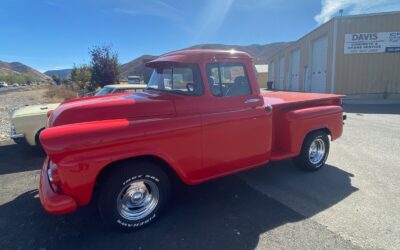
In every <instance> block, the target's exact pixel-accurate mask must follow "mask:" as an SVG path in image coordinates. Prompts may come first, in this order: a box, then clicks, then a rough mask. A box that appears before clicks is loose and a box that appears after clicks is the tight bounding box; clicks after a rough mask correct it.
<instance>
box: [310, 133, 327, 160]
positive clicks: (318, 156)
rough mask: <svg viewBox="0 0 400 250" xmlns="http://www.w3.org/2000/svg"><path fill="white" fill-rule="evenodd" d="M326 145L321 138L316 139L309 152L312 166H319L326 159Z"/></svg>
mask: <svg viewBox="0 0 400 250" xmlns="http://www.w3.org/2000/svg"><path fill="white" fill-rule="evenodd" d="M324 155H325V143H324V140H322V139H321V138H316V139H315V140H314V141H313V142H312V143H311V145H310V149H309V150H308V159H309V160H310V162H311V163H312V164H318V163H319V162H321V160H322V159H323V158H324Z"/></svg>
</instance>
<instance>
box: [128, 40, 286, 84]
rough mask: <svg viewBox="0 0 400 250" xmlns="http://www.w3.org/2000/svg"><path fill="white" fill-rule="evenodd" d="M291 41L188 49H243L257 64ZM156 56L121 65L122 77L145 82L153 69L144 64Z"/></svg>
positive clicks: (199, 46)
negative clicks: (140, 78)
mask: <svg viewBox="0 0 400 250" xmlns="http://www.w3.org/2000/svg"><path fill="white" fill-rule="evenodd" d="M290 44H291V43H290V42H280V43H271V44H264V45H260V44H253V45H247V46H241V45H226V44H199V45H194V46H191V47H188V48H186V49H223V50H230V49H235V50H241V51H244V52H247V53H249V54H250V55H251V56H252V57H253V58H254V63H255V64H266V63H267V62H268V60H269V58H270V57H271V56H272V55H274V54H275V53H277V52H278V51H279V50H281V49H283V48H285V47H286V46H289V45H290ZM154 58H156V56H150V55H144V56H141V57H138V58H136V59H135V60H133V61H130V62H128V63H125V64H123V65H121V78H122V79H126V78H127V77H128V76H130V75H138V76H142V77H143V78H144V80H145V82H147V81H148V79H149V77H150V73H151V70H150V69H148V68H146V67H145V66H144V64H145V63H146V62H148V61H150V60H152V59H154Z"/></svg>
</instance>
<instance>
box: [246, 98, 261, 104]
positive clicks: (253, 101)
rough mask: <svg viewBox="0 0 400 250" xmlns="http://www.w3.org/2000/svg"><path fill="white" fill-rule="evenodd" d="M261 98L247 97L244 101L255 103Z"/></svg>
mask: <svg viewBox="0 0 400 250" xmlns="http://www.w3.org/2000/svg"><path fill="white" fill-rule="evenodd" d="M259 101H260V98H251V99H247V100H246V101H244V103H255V102H259Z"/></svg>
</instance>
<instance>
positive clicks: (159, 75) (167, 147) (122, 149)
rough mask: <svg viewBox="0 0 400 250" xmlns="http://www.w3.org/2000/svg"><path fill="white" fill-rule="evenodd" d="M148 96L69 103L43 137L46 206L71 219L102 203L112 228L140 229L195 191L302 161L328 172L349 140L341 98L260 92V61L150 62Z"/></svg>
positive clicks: (208, 56)
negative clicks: (176, 194)
mask: <svg viewBox="0 0 400 250" xmlns="http://www.w3.org/2000/svg"><path fill="white" fill-rule="evenodd" d="M146 66H148V67H150V68H153V73H152V76H151V78H150V81H149V83H148V86H147V89H146V90H144V91H143V92H139V93H133V94H130V95H112V96H100V97H90V98H85V99H82V100H80V99H76V100H72V101H66V102H64V103H62V104H61V105H60V106H59V107H58V108H56V109H55V110H54V111H53V112H51V114H49V115H50V116H49V120H48V127H47V128H46V129H45V130H44V131H43V132H42V133H41V134H40V141H41V143H42V145H43V148H44V150H45V152H46V153H47V158H46V160H45V162H44V165H43V169H42V172H41V178H40V200H41V203H42V206H43V207H44V209H45V210H46V211H47V212H48V213H50V214H64V213H70V212H72V211H74V210H76V209H77V208H78V207H80V206H84V205H87V204H88V203H89V202H90V201H91V200H94V198H96V199H95V200H96V202H97V206H98V209H99V212H100V215H101V217H102V218H103V220H104V221H105V222H106V223H108V224H110V225H113V226H116V227H117V228H122V229H138V228H141V227H143V226H145V225H147V224H149V223H150V222H152V221H154V220H155V219H156V218H157V217H158V216H159V215H160V212H161V211H162V209H163V208H164V207H165V206H166V204H167V201H168V198H169V196H170V194H171V193H173V192H171V184H172V181H173V180H175V179H176V181H179V180H180V181H181V182H183V183H185V184H188V185H194V184H198V183H201V182H204V181H207V180H210V179H213V178H217V177H221V176H225V175H228V174H232V173H236V172H239V171H242V170H245V169H249V168H253V167H256V166H261V165H263V164H265V163H267V162H269V161H276V160H282V159H287V158H294V161H295V163H296V164H297V165H298V166H299V167H300V168H302V169H304V170H309V171H314V170H318V169H320V168H321V167H322V166H324V164H325V161H326V159H327V157H328V153H329V143H330V140H335V139H337V138H338V137H340V136H341V134H342V129H343V119H344V118H343V108H342V98H343V96H340V95H333V94H311V93H293V92H292V93H289V92H279V91H278V92H262V93H261V92H260V89H259V87H258V84H257V82H256V76H255V70H254V66H253V64H252V59H251V57H250V56H249V55H248V54H246V53H244V52H238V51H221V50H183V51H177V52H171V53H168V54H165V55H162V56H160V57H159V58H157V59H155V60H153V61H150V62H148V63H147V65H146Z"/></svg>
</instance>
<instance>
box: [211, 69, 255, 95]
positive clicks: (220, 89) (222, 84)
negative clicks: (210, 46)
mask: <svg viewBox="0 0 400 250" xmlns="http://www.w3.org/2000/svg"><path fill="white" fill-rule="evenodd" d="M206 70H207V77H208V84H209V88H210V90H211V92H212V94H213V95H214V96H247V95H251V87H250V83H249V80H248V77H247V73H246V70H245V67H244V65H243V64H241V63H209V64H207V65H206Z"/></svg>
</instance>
